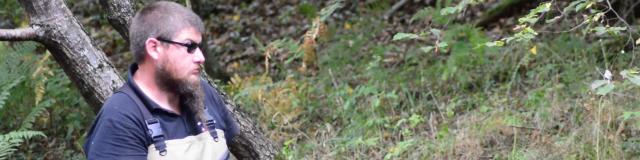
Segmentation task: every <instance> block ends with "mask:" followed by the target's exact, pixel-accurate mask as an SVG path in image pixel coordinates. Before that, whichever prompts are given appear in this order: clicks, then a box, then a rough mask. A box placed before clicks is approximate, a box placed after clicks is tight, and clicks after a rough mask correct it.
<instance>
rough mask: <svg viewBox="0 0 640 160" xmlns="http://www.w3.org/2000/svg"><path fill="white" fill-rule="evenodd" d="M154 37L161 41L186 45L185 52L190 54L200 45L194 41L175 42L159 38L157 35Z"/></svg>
mask: <svg viewBox="0 0 640 160" xmlns="http://www.w3.org/2000/svg"><path fill="white" fill-rule="evenodd" d="M156 39H158V41H161V42H166V43H171V44H177V45H181V46H184V47H187V53H191V54H192V53H193V52H195V51H196V49H197V48H198V47H199V46H200V44H198V43H195V42H189V43H180V42H176V41H172V40H167V39H164V38H160V37H158V38H156Z"/></svg>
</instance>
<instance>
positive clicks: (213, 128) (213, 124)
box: [206, 118, 218, 142]
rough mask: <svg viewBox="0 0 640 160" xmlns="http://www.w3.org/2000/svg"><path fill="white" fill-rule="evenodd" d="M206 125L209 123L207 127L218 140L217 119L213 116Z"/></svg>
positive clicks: (215, 139)
mask: <svg viewBox="0 0 640 160" xmlns="http://www.w3.org/2000/svg"><path fill="white" fill-rule="evenodd" d="M206 125H207V129H208V130H209V133H210V134H211V136H212V137H213V140H214V141H216V142H218V131H216V120H213V118H211V119H208V120H207V122H206Z"/></svg>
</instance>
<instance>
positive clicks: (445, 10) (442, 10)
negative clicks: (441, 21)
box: [440, 7, 458, 16]
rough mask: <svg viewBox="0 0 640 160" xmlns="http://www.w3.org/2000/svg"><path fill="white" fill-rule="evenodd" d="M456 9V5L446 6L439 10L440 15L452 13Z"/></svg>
mask: <svg viewBox="0 0 640 160" xmlns="http://www.w3.org/2000/svg"><path fill="white" fill-rule="evenodd" d="M457 11H458V9H456V7H446V8H443V9H441V10H440V15H443V16H445V15H450V14H453V13H456V12H457Z"/></svg>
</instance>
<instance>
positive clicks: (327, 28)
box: [0, 0, 640, 159]
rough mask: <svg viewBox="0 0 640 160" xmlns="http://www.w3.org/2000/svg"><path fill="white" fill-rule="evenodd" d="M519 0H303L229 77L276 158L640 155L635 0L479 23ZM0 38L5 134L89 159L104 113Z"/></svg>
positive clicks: (544, 8) (45, 59)
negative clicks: (93, 130)
mask: <svg viewBox="0 0 640 160" xmlns="http://www.w3.org/2000/svg"><path fill="white" fill-rule="evenodd" d="M509 2H511V1H493V0H435V1H433V2H431V3H428V4H423V3H418V4H422V6H411V7H412V8H414V9H413V10H415V12H408V11H403V9H407V6H406V4H405V7H404V8H403V7H400V9H399V10H395V11H394V10H393V8H394V6H395V5H396V4H397V2H395V1H393V2H392V1H372V2H363V3H358V4H357V5H355V6H354V4H348V3H347V4H346V5H345V4H343V3H336V2H334V1H332V2H327V3H326V4H323V3H320V4H321V5H320V4H313V3H311V2H307V1H304V2H303V3H301V4H296V5H295V7H293V8H287V7H283V8H285V10H286V9H289V10H286V11H280V12H278V13H280V14H282V15H278V16H277V17H278V18H283V17H287V16H292V14H293V15H296V14H298V15H304V16H298V18H303V19H304V20H303V22H305V23H307V25H305V27H303V31H301V32H300V33H302V34H298V35H297V36H293V37H291V36H288V37H287V36H285V37H279V38H274V39H267V40H265V38H264V37H258V38H256V37H253V38H251V39H249V40H248V41H243V42H245V43H246V45H250V46H249V47H251V48H255V50H256V52H258V53H260V55H259V59H258V60H246V61H239V62H229V64H228V65H226V66H225V67H226V68H227V69H228V70H230V71H232V73H234V76H233V77H232V78H231V79H230V81H228V82H224V81H219V82H218V83H221V86H222V87H223V88H224V90H225V91H226V92H227V93H228V94H229V95H231V97H232V98H233V100H234V101H235V102H236V103H238V104H239V106H240V108H241V109H242V110H244V111H246V112H248V113H250V115H252V117H254V119H255V120H256V122H258V125H259V126H260V127H261V128H262V129H263V130H264V131H265V133H266V136H267V137H269V138H270V139H272V140H273V141H275V142H276V143H278V144H280V145H281V148H280V153H279V155H278V157H277V159H637V158H638V157H640V150H638V149H640V138H638V136H639V135H640V123H639V122H640V121H639V119H638V118H639V116H640V108H639V107H638V106H639V105H640V101H639V100H638V98H636V97H637V96H640V94H639V93H640V92H639V91H640V86H639V85H640V77H639V76H638V74H639V71H640V70H639V69H638V67H637V66H638V65H637V64H638V59H637V54H638V51H637V49H636V47H637V46H639V45H640V39H639V37H640V36H639V35H638V25H637V24H635V23H634V21H637V20H638V16H635V15H634V14H631V15H629V14H625V13H627V11H628V10H629V9H631V10H633V9H634V8H633V7H636V6H632V5H626V6H627V7H631V8H624V7H617V8H616V7H614V6H613V5H611V4H612V3H613V4H618V6H625V5H620V3H622V4H626V3H631V4H633V2H632V1H622V0H619V1H613V2H611V1H609V0H575V1H566V2H565V1H536V2H532V3H530V4H527V5H523V6H525V7H523V8H524V9H523V11H522V12H509V14H511V15H510V16H507V17H502V18H501V19H500V20H497V22H495V23H497V24H493V25H478V24H484V23H487V22H484V21H483V22H482V23H479V22H478V21H477V20H484V19H486V18H483V16H482V15H489V12H491V11H494V9H496V8H499V7H500V6H501V5H503V4H504V5H506V4H509ZM489 4H491V5H489ZM319 6H322V7H319ZM491 6H497V7H491ZM527 6H531V7H527ZM244 7H246V6H244ZM411 7H410V8H411ZM416 7H417V9H415V8H416ZM520 7H522V6H520ZM351 8H357V10H356V11H351ZM240 10H242V6H241V7H240ZM345 10H348V11H351V14H348V16H344V15H345V14H341V13H343V12H345ZM413 10H411V11H413ZM390 11H394V12H397V13H395V14H404V16H393V15H392V16H390V18H388V19H385V18H384V17H385V16H388V15H390V14H394V12H390ZM496 12H497V11H496ZM636 14H637V13H636ZM336 15H343V17H340V18H336V17H337V16H336ZM621 15H622V16H621ZM229 17H230V19H234V17H235V16H229ZM94 18H95V17H94ZM203 18H204V17H203ZM238 18H244V17H238ZM102 21H104V20H102ZM205 21H207V19H206V18H205ZM208 25H209V24H208ZM267 27H268V26H267ZM101 29H104V28H101ZM90 32H98V31H94V30H91V31H90ZM113 33H114V31H113V30H109V31H104V33H101V34H100V35H101V36H98V37H93V38H96V39H108V38H109V36H108V35H114V34H113ZM296 33H297V32H296ZM214 38H215V37H214ZM112 41H113V40H112ZM109 43H124V42H122V41H118V42H109ZM109 46H116V45H109V44H105V45H104V47H109ZM103 50H118V51H119V50H126V49H122V48H118V49H116V48H110V49H103ZM0 51H1V52H0V60H2V63H1V64H0V68H2V69H1V70H0V71H1V72H0V73H2V75H7V76H2V77H0V120H2V121H3V122H9V123H2V124H0V130H2V133H0V134H3V135H0V144H3V143H7V144H8V143H12V144H15V145H11V146H9V147H7V148H9V149H13V150H11V151H10V152H9V151H5V150H3V149H5V148H3V147H0V153H10V154H8V155H7V156H8V157H9V158H11V159H16V158H17V159H41V158H42V159H82V158H83V153H82V149H81V145H82V143H84V137H85V136H86V135H84V134H85V132H86V131H87V127H88V126H89V125H90V123H91V121H92V120H93V117H94V115H95V113H93V112H92V111H91V109H89V107H88V106H87V104H86V103H85V102H84V100H82V99H81V98H80V97H81V96H79V93H78V92H77V89H75V88H74V87H73V85H72V84H71V83H70V82H69V80H68V78H66V76H65V75H64V72H63V71H62V70H61V69H60V68H59V66H58V65H57V64H56V63H55V62H54V61H53V60H52V58H51V57H49V56H48V54H47V53H46V51H44V50H43V49H41V48H39V47H38V46H36V45H35V44H33V43H22V42H21V43H2V44H1V45H0ZM6 53H8V54H6ZM125 53H126V52H125ZM123 54H124V53H123ZM233 54H241V53H233ZM115 56H116V57H118V56H120V55H115ZM221 56H225V55H221ZM221 59H224V58H221ZM115 61H118V60H115ZM116 66H126V65H122V64H116ZM121 70H122V68H121ZM34 95H35V96H34ZM9 131H23V132H22V133H21V134H19V135H16V133H13V134H11V133H9ZM6 137H12V138H6ZM16 139H18V140H20V141H15V140H16ZM3 146H4V145H3ZM7 146H8V145H7ZM2 158H3V155H2V154H0V159H2Z"/></svg>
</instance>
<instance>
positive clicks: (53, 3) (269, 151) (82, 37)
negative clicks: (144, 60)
mask: <svg viewBox="0 0 640 160" xmlns="http://www.w3.org/2000/svg"><path fill="white" fill-rule="evenodd" d="M19 1H20V4H21V5H22V7H23V8H24V9H25V11H26V12H27V14H28V15H29V18H30V20H31V21H30V27H27V28H19V29H0V41H37V42H40V43H42V44H43V45H44V46H45V47H46V48H47V49H48V50H49V51H50V52H51V54H52V55H53V57H54V59H55V60H56V62H57V63H58V64H60V66H62V68H63V70H64V71H65V73H66V74H67V77H69V79H71V81H72V82H73V84H74V85H75V86H76V87H77V88H78V89H79V90H80V93H81V94H82V95H83V96H84V99H85V101H87V103H88V104H89V105H90V106H91V107H92V108H93V109H94V111H96V112H97V111H98V110H99V109H100V106H102V103H103V102H104V101H105V100H106V99H107V98H108V97H109V96H110V95H111V94H112V93H113V91H114V90H115V89H117V88H118V87H120V86H122V84H124V81H123V79H122V78H121V77H120V76H119V74H118V72H117V70H116V69H115V68H114V67H113V65H112V64H111V62H110V61H109V60H108V59H107V57H106V56H105V54H104V53H103V52H102V51H101V50H100V49H99V48H98V47H96V45H94V44H93V43H92V41H91V39H90V38H89V36H87V35H88V34H87V33H85V32H84V29H83V28H82V25H81V24H80V22H79V21H78V20H77V19H76V18H75V17H74V16H73V14H72V13H71V11H70V10H69V9H68V8H67V7H66V5H65V4H64V2H63V0H19ZM125 1H126V2H128V3H125ZM112 2H113V3H118V4H120V5H114V7H113V8H108V11H109V12H111V13H109V14H114V13H113V12H120V11H125V12H128V13H117V14H121V15H129V16H132V14H131V13H133V12H129V11H132V10H133V9H132V8H133V6H132V3H131V1H128V0H115V1H112ZM102 4H103V5H104V4H107V5H113V4H112V3H102ZM119 7H125V8H127V7H130V8H131V10H128V9H123V8H119ZM130 18H131V17H128V16H113V17H110V21H114V22H115V23H114V22H112V25H114V27H115V28H116V29H117V30H118V32H120V33H121V34H122V36H124V37H128V36H127V35H126V33H128V29H127V28H128V27H127V25H128V24H130V20H129V19H130ZM111 19H114V20H111ZM122 28H124V29H122ZM214 87H216V89H217V86H215V84H214ZM221 93H222V92H221ZM224 98H225V102H226V104H227V108H229V110H230V111H231V112H232V113H233V115H234V118H235V121H236V122H237V123H238V124H239V127H240V133H239V134H238V136H237V137H236V138H234V141H233V143H231V144H230V148H231V151H232V153H233V155H234V156H236V157H238V158H240V159H273V158H274V155H275V154H276V153H277V151H276V147H275V146H276V145H275V144H274V143H273V142H272V141H271V140H269V139H267V138H266V137H265V136H264V135H263V133H262V131H261V130H260V129H259V128H257V127H256V125H255V122H254V121H253V120H252V119H251V118H250V117H248V116H246V114H244V113H242V112H240V111H239V110H237V109H236V107H235V105H234V104H233V103H232V102H231V101H230V100H229V98H228V97H227V96H226V95H224Z"/></svg>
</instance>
